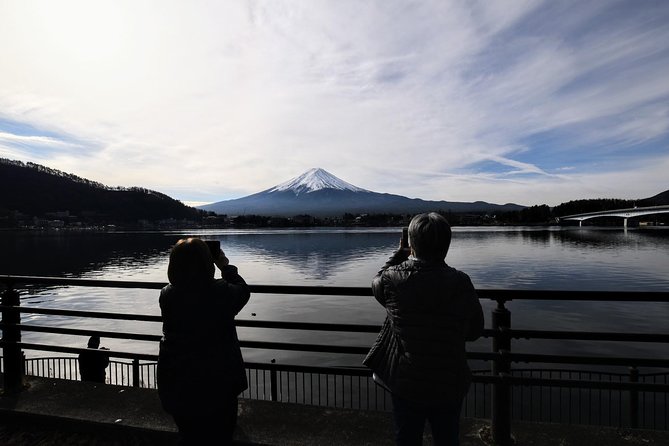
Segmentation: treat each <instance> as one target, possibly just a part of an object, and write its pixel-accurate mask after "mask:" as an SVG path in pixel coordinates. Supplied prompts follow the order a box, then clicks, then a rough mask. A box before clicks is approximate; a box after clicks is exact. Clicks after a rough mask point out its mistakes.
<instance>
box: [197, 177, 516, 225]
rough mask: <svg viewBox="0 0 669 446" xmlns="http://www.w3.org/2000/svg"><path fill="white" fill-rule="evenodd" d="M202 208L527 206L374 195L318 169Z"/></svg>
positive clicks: (318, 210) (324, 210) (398, 210)
mask: <svg viewBox="0 0 669 446" xmlns="http://www.w3.org/2000/svg"><path fill="white" fill-rule="evenodd" d="M199 208H200V209H203V210H206V211H212V212H216V213H218V214H227V215H251V214H257V215H268V216H283V217H290V216H294V215H300V214H308V215H312V216H316V217H339V216H342V215H343V214H345V213H352V214H361V213H370V214H372V213H373V214H379V213H393V214H405V213H418V212H428V211H445V212H449V211H450V212H458V213H461V212H500V211H512V210H520V209H523V208H524V206H519V205H515V204H506V205H498V204H490V203H485V202H483V201H477V202H474V203H467V202H449V201H426V200H420V199H417V198H407V197H403V196H401V195H393V194H384V193H378V192H372V191H369V190H366V189H362V188H360V187H357V186H354V185H352V184H350V183H347V182H346V181H343V180H341V179H339V178H337V177H336V176H334V175H332V174H331V173H329V172H327V171H325V170H323V169H320V168H314V169H310V170H308V171H307V172H305V173H303V174H302V175H300V176H298V177H295V178H293V179H291V180H288V181H286V182H284V183H281V184H279V185H277V186H274V187H271V188H269V189H266V190H264V191H262V192H258V193H256V194H253V195H249V196H246V197H243V198H237V199H234V200H226V201H219V202H217V203H212V204H208V205H204V206H200V207H199Z"/></svg>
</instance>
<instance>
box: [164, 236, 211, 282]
mask: <svg viewBox="0 0 669 446" xmlns="http://www.w3.org/2000/svg"><path fill="white" fill-rule="evenodd" d="M214 271H215V268H214V259H213V257H212V256H211V252H210V250H209V247H208V246H207V244H206V243H205V242H204V241H202V240H201V239H199V238H195V237H189V238H185V239H181V240H179V241H178V242H177V243H176V244H175V245H174V247H173V248H172V251H171V252H170V263H169V265H168V267H167V277H168V279H169V280H170V283H171V284H172V285H174V286H198V285H205V284H207V283H209V282H211V281H212V280H213V279H214Z"/></svg>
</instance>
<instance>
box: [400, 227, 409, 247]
mask: <svg viewBox="0 0 669 446" xmlns="http://www.w3.org/2000/svg"><path fill="white" fill-rule="evenodd" d="M408 247H409V228H402V241H401V242H400V248H402V249H406V248H408Z"/></svg>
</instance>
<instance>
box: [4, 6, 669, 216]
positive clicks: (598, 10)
mask: <svg viewBox="0 0 669 446" xmlns="http://www.w3.org/2000/svg"><path fill="white" fill-rule="evenodd" d="M646 5H647V6H646V8H647V9H648V10H647V11H645V10H643V8H640V7H637V6H636V3H635V2H627V1H623V2H618V3H615V4H605V3H597V2H593V3H588V4H581V3H578V7H574V6H575V4H573V3H569V2H541V1H526V2H521V1H510V2H487V1H480V2H460V1H449V2H443V1H434V2H432V1H424V2H405V1H377V2H357V1H341V2H339V1H337V2H332V1H309V2H292V1H278V0H276V1H275V0H273V1H257V2H252V1H248V2H213V1H212V2H196V3H193V2H189V3H183V2H176V1H161V2H151V1H146V2H130V1H101V2H88V1H69V0H68V1H59V2H50V1H19V0H14V1H5V2H3V3H2V4H0V42H2V50H3V59H2V61H0V131H2V132H3V133H0V143H2V153H3V156H5V157H12V155H14V156H15V157H17V158H20V159H26V158H28V157H32V158H33V159H30V160H31V161H35V162H40V158H41V159H42V161H43V162H44V163H45V164H48V165H50V166H51V167H55V168H59V169H62V170H66V171H69V172H72V173H75V174H77V175H80V176H85V177H89V178H91V179H94V180H96V181H101V182H104V183H107V184H110V185H142V186H145V187H149V188H153V189H158V190H161V191H164V192H166V193H169V194H171V195H173V196H175V198H178V199H181V200H184V201H205V202H206V201H214V200H219V199H226V198H235V197H239V196H242V195H246V194H249V193H253V192H257V191H259V190H262V189H266V188H268V187H271V186H273V185H275V184H278V183H280V182H282V181H285V180H287V179H288V178H291V177H294V176H296V175H298V174H299V173H301V172H302V171H304V170H306V169H308V168H311V167H316V166H318V167H323V168H325V169H327V170H329V171H331V172H332V173H334V174H336V175H338V176H341V177H342V178H343V179H344V180H346V181H349V182H351V183H353V184H356V185H359V186H360V187H364V188H366V189H372V190H377V191H382V192H391V193H398V194H403V195H408V196H415V197H422V198H426V199H448V200H454V199H457V200H463V201H474V200H487V201H497V202H511V201H515V202H519V203H524V204H533V203H536V202H540V201H546V202H549V201H550V200H549V197H553V198H551V200H558V201H560V200H565V201H566V200H568V199H573V198H580V197H581V196H582V195H586V194H587V193H588V191H589V190H590V189H589V188H590V187H591V186H590V185H589V182H588V181H585V180H583V181H582V183H581V178H587V176H588V174H589V172H590V173H591V175H593V178H595V177H596V178H598V179H599V180H598V181H599V182H600V183H599V184H602V188H604V189H605V190H608V191H609V192H610V196H622V195H623V194H626V193H628V192H629V191H630V189H622V188H621V190H619V191H617V190H616V185H621V184H622V183H621V181H616V180H615V178H627V177H634V178H637V185H631V183H632V181H631V180H630V187H631V188H632V189H631V190H638V189H639V188H643V187H645V188H646V189H645V190H646V192H641V191H639V193H640V196H644V195H652V194H655V193H657V192H659V191H660V190H664V189H666V185H665V186H659V187H660V189H659V190H656V189H654V188H655V187H658V184H657V183H661V181H655V180H654V179H652V180H653V181H649V177H648V175H649V174H650V173H651V172H655V171H654V170H652V171H649V170H648V169H647V168H646V167H644V166H648V165H649V162H650V160H653V162H654V163H655V164H657V163H660V164H662V163H663V162H664V159H663V158H662V157H661V156H660V157H659V158H658V156H659V155H658V153H660V152H661V150H655V151H654V153H647V154H646V153H644V152H641V151H639V150H637V149H636V145H638V144H640V143H644V144H647V143H653V142H657V144H661V143H663V142H664V143H666V141H667V138H668V136H667V135H668V133H669V128H668V127H669V124H667V116H668V111H667V110H668V109H667V107H666V105H664V104H666V103H667V99H669V83H667V82H666V80H665V78H666V73H667V72H669V44H668V42H669V28H667V27H666V26H665V25H663V24H664V23H665V22H664V21H663V20H662V19H663V18H667V17H669V8H668V7H667V6H665V5H664V4H663V3H661V2H660V3H654V2H648V3H646ZM9 42H11V43H9ZM3 121H11V122H18V123H25V124H27V125H29V126H30V127H31V128H33V129H37V130H35V132H34V134H31V135H28V136H17V135H16V134H15V133H12V132H11V130H4V131H3V130H2V127H1V126H2V123H3ZM40 130H42V131H43V132H44V133H43V134H40V133H39V131H40ZM538 132H543V133H549V132H554V133H556V134H558V136H557V137H556V138H559V141H557V142H555V143H553V144H550V145H545V146H544V145H541V144H539V143H537V144H536V145H534V144H532V143H530V142H528V139H529V140H531V139H532V137H533V136H534V135H536V134H537V133H538ZM2 135H10V136H5V137H4V139H3V137H2ZM12 135H13V136H12ZM44 135H67V137H64V138H62V139H60V138H56V137H52V136H48V137H45V136H44ZM11 138H14V139H11ZM68 141H76V143H68ZM50 142H53V145H50V144H49V143H50ZM68 144H71V145H68ZM584 146H588V147H592V149H591V152H592V153H591V154H589V157H590V158H588V159H584V156H583V154H584V151H583V150H582V147H584ZM574 147H576V148H577V150H576V151H574V149H573V148H574ZM26 148H30V149H32V150H31V151H26ZM50 149H53V150H50ZM64 149H67V150H64ZM634 151H636V152H635V155H634V157H632V159H633V160H634V161H636V162H630V158H631V155H630V156H628V157H627V158H625V157H621V158H623V162H622V163H621V164H615V163H613V162H612V163H611V164H610V166H609V167H608V169H609V170H608V172H605V173H602V172H599V171H597V172H593V171H591V170H589V169H590V164H592V165H594V164H595V161H596V159H597V157H601V156H605V155H608V154H610V153H619V152H621V153H625V152H634ZM40 153H41V154H42V155H40ZM664 153H665V155H666V156H667V157H669V153H666V150H665V151H664ZM46 161H48V163H47V162H46ZM484 161H492V162H493V163H494V165H495V166H496V167H495V169H493V170H490V171H476V170H474V168H475V166H476V165H480V163H482V162H484ZM564 166H569V167H570V170H568V171H564V170H559V169H561V168H563V167H564ZM600 169H601V167H600ZM555 172H559V173H560V176H555V175H554V173H555ZM567 174H568V175H569V176H565V175H567ZM575 179H577V180H578V181H575ZM606 181H610V182H611V185H610V186H607V185H606ZM574 184H577V185H578V184H580V185H581V186H582V187H584V189H583V190H582V191H581V192H579V190H578V188H577V187H573V185H574ZM544 197H545V198H544ZM558 197H561V198H558ZM554 204H555V203H554Z"/></svg>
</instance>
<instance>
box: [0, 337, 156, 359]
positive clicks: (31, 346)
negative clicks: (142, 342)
mask: <svg viewBox="0 0 669 446" xmlns="http://www.w3.org/2000/svg"><path fill="white" fill-rule="evenodd" d="M5 345H7V342H5V341H1V340H0V347H3V348H4V346H5ZM12 345H16V346H18V347H20V348H24V349H26V350H39V351H48V352H60V353H72V354H75V355H77V354H79V353H82V352H85V351H89V352H90V349H86V348H80V347H65V346H62V345H49V344H35V343H30V342H16V343H12ZM104 353H105V354H107V355H109V356H110V357H114V358H127V359H145V360H147V361H157V360H158V355H157V354H156V355H154V354H149V353H132V352H121V351H116V350H104Z"/></svg>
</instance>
